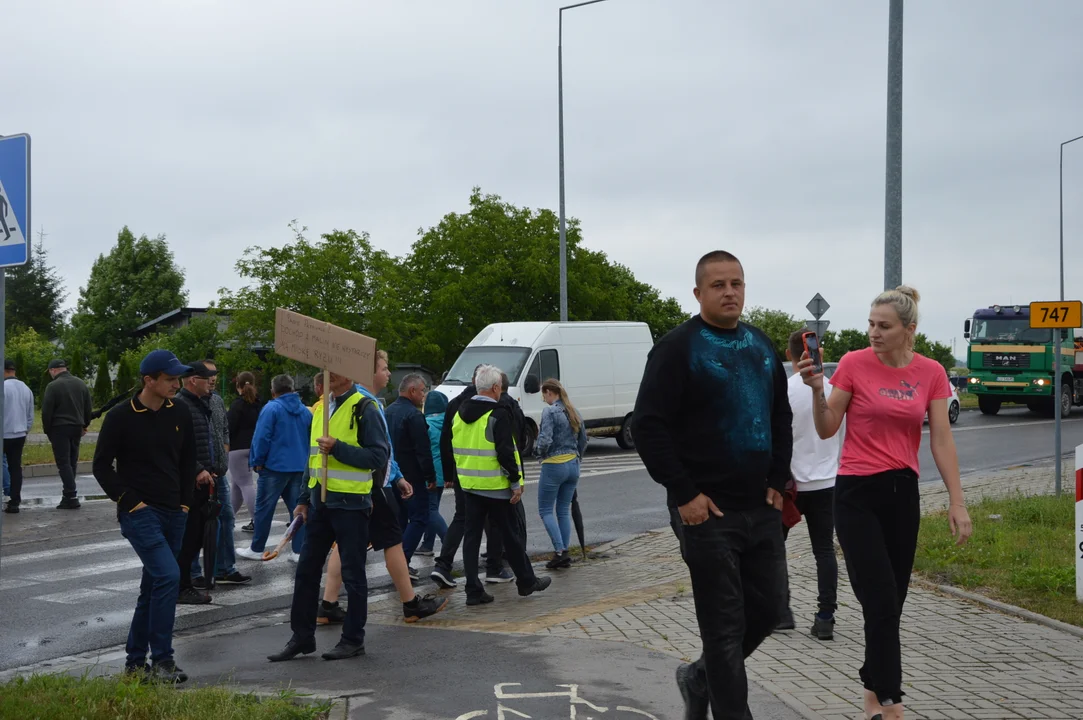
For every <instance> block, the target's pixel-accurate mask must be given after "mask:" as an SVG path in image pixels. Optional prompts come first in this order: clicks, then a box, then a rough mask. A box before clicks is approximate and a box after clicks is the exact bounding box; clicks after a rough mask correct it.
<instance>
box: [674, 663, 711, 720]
mask: <svg viewBox="0 0 1083 720" xmlns="http://www.w3.org/2000/svg"><path fill="white" fill-rule="evenodd" d="M677 689H678V690H680V691H681V697H682V698H684V720H707V708H709V707H710V705H711V701H710V699H709V698H708V697H707V692H706V690H705V689H704V688H700V687H697V685H696V682H695V679H694V678H693V677H692V666H691V665H687V664H686V665H681V666H680V667H679V668H677Z"/></svg>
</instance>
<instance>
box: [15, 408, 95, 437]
mask: <svg viewBox="0 0 1083 720" xmlns="http://www.w3.org/2000/svg"><path fill="white" fill-rule="evenodd" d="M104 419H105V418H104V417H100V418H98V419H96V420H91V421H90V427H89V428H87V429H88V430H89V431H90V432H98V431H99V430H101V429H102V421H103V420H104ZM30 432H31V433H43V432H45V430H43V429H42V427H41V410H40V409H39V408H35V409H34V424H33V425H32V426H31V427H30Z"/></svg>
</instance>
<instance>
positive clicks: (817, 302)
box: [805, 293, 831, 320]
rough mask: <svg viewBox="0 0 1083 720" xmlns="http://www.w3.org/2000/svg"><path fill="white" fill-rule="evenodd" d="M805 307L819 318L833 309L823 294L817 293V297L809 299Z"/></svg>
mask: <svg viewBox="0 0 1083 720" xmlns="http://www.w3.org/2000/svg"><path fill="white" fill-rule="evenodd" d="M805 308H806V309H807V310H808V311H809V312H810V313H812V317H814V318H816V319H817V320H819V319H820V318H822V317H823V316H824V313H826V312H827V311H828V310H830V309H831V306H830V305H828V304H827V301H826V300H824V296H823V295H821V294H820V293H816V297H814V298H812V299H811V300H809V302H808V305H806V306H805Z"/></svg>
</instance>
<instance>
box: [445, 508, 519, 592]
mask: <svg viewBox="0 0 1083 720" xmlns="http://www.w3.org/2000/svg"><path fill="white" fill-rule="evenodd" d="M463 494H464V495H465V496H466V498H465V500H466V528H465V532H464V537H463V566H464V568H465V570H466V595H467V597H477V596H480V595H481V594H482V593H484V592H485V588H484V587H483V586H482V584H481V579H480V578H479V577H478V554H479V553H480V552H481V533H482V530H483V529H484V528H485V521H486V519H489V520H491V521H492V524H493V526H494V527H496V528H499V529H500V534H501V535H502V537H503V539H504V555H505V556H506V557H507V559H508V564H509V565H511V569H512V572H514V573H515V584H516V585H518V586H519V587H521V588H522V587H530V586H531V585H533V584H534V581H535V580H536V577H535V575H534V568H532V567H531V566H530V558H529V557H527V554H526V545H525V543H524V542H523V537H522V536H521V535H520V533H519V514H518V511H517V510H516V509H515V505H512V504H511V503H510V502H509V501H508V500H502V499H500V498H490V497H485V496H484V495H478V494H476V493H471V492H464V493H463ZM496 557H497V559H498V560H497V561H498V562H499V558H500V555H497V556H496Z"/></svg>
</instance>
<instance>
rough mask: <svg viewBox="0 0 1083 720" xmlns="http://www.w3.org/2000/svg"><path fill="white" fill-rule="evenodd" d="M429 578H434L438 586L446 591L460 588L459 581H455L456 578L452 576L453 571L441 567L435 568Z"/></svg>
mask: <svg viewBox="0 0 1083 720" xmlns="http://www.w3.org/2000/svg"><path fill="white" fill-rule="evenodd" d="M429 577H430V578H432V579H433V581H435V582H436V584H437V585H439V586H440V587H442V588H444V589H445V590H450V589H451V588H453V587H458V585H459V581H458V580H456V579H455V576H454V575H452V574H451V571H450V570H445V569H444V568H442V567H440V566H439V565H437V566H435V567H434V568H433V569H432V572H431V573H429Z"/></svg>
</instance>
